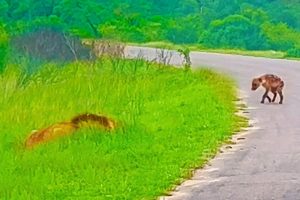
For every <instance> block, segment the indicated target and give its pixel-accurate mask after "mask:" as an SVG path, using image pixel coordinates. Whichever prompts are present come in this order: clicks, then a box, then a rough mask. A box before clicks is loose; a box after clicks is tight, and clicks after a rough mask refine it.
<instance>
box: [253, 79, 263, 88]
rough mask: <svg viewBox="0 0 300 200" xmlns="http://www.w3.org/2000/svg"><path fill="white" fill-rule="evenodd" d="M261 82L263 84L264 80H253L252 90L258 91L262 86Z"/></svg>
mask: <svg viewBox="0 0 300 200" xmlns="http://www.w3.org/2000/svg"><path fill="white" fill-rule="evenodd" d="M261 82H262V79H261V78H254V79H253V80H252V87H251V90H256V89H257V88H258V87H259V86H260V84H261Z"/></svg>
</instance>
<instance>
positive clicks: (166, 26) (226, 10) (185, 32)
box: [0, 0, 300, 69]
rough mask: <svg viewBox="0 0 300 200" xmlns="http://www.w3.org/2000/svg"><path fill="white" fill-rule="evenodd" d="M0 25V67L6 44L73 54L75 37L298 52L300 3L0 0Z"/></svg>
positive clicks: (33, 50)
mask: <svg viewBox="0 0 300 200" xmlns="http://www.w3.org/2000/svg"><path fill="white" fill-rule="evenodd" d="M0 22H1V25H0V60H1V62H0V66H3V60H4V58H5V57H6V55H7V52H8V51H7V48H9V46H11V47H12V48H11V49H17V50H18V52H20V50H21V51H22V52H23V53H24V52H25V53H26V54H29V55H31V54H34V55H37V54H38V55H39V56H35V57H38V58H39V57H41V58H47V59H53V58H54V59H60V57H59V56H62V57H64V59H67V60H68V59H71V58H73V57H74V55H72V52H73V53H74V51H75V50H77V49H80V48H82V47H81V46H80V45H78V44H79V43H78V39H80V38H102V39H110V40H117V41H122V42H135V43H145V42H153V41H163V42H171V43H175V44H187V45H188V44H193V45H195V44H196V45H199V46H201V47H203V48H222V49H241V50H275V51H283V52H286V55H287V56H290V57H300V0H293V1H289V0H172V1H171V0H160V1H157V0H110V1H108V0H85V1H80V0H43V1H34V0H22V1H18V0H10V1H8V0H0ZM9 44H10V45H9ZM58 50H59V51H58ZM51 51H52V52H55V54H54V55H52V54H51V53H49V52H51ZM82 51H83V52H86V50H85V49H83V50H82ZM47 52H48V53H49V54H47ZM13 55H14V56H15V55H17V54H16V53H15V52H14V53H13ZM82 55H83V57H87V56H88V55H87V53H83V54H82ZM75 57H76V56H75ZM76 59H77V57H76ZM2 68H3V67H2ZM0 69H1V67H0Z"/></svg>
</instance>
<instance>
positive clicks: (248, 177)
mask: <svg viewBox="0 0 300 200" xmlns="http://www.w3.org/2000/svg"><path fill="white" fill-rule="evenodd" d="M172 53H173V56H172V59H171V60H170V63H171V64H174V65H180V64H181V62H182V59H181V58H180V56H179V55H178V53H176V52H175V51H172ZM126 55H127V56H128V57H137V56H138V55H139V57H141V56H143V57H144V58H146V59H150V60H153V59H154V58H155V57H156V56H157V51H156V50H155V49H153V48H144V47H130V46H129V47H127V48H126ZM191 60H192V64H193V67H195V68H197V67H199V66H209V67H210V68H213V69H216V70H218V71H220V72H224V73H227V74H229V75H231V76H232V77H233V78H234V79H235V80H236V81H237V83H238V85H239V88H240V89H241V90H242V91H243V94H244V100H245V101H246V102H247V105H248V107H249V112H250V114H249V115H250V117H251V119H253V120H254V122H255V124H254V126H255V127H257V130H255V131H253V132H252V133H251V134H247V135H246V136H245V138H246V139H245V140H243V141H241V142H240V144H238V145H235V147H234V149H233V150H232V151H228V152H227V153H224V154H221V155H219V156H217V157H216V158H215V159H213V160H212V161H211V165H210V166H207V167H205V168H204V169H202V170H198V171H197V172H196V173H195V175H194V177H193V178H192V180H188V181H186V182H184V183H183V184H182V185H181V186H179V187H178V188H177V189H176V190H175V191H174V192H173V193H172V196H170V197H161V199H166V200H210V199H213V200H215V199H216V200H223V199H226V200H227V199H228V200H272V199H275V200H277V199H288V200H297V199H300V62H299V61H292V60H283V59H268V58H258V57H250V56H239V55H226V54H219V53H202V52H192V53H191ZM264 73H274V74H277V75H278V76H280V77H282V78H283V79H284V81H285V85H286V86H285V88H284V96H285V99H284V102H283V105H278V104H260V103H259V102H260V98H261V96H262V94H263V90H262V89H261V90H258V91H255V92H252V91H250V83H251V79H252V78H253V77H255V76H258V75H260V74H264Z"/></svg>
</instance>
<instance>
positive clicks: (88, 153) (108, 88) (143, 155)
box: [0, 59, 239, 199]
mask: <svg viewBox="0 0 300 200" xmlns="http://www.w3.org/2000/svg"><path fill="white" fill-rule="evenodd" d="M0 92H1V96H0V109H1V115H0V122H1V123H0V157H1V160H0V169H1V170H0V198H1V199H154V198H155V197H157V196H159V195H161V194H163V193H164V192H166V191H168V190H169V189H171V188H172V187H173V186H174V184H176V183H179V182H180V181H181V180H182V178H185V177H188V176H189V175H190V170H191V169H193V168H195V167H199V166H201V165H202V164H203V163H204V162H205V161H206V160H207V159H208V158H209V157H210V156H211V155H212V154H213V153H215V152H216V150H217V148H218V147H219V146H220V144H221V143H222V142H223V141H224V140H226V139H228V138H229V137H230V135H231V133H232V132H233V130H235V129H236V128H237V126H239V125H238V124H237V121H238V120H237V117H236V116H235V115H234V112H235V106H234V103H233V102H232V100H233V99H234V98H235V91H234V87H233V83H232V82H231V81H230V80H228V79H227V78H224V77H222V76H220V75H218V74H215V73H213V72H212V71H210V70H207V69H201V70H199V71H197V72H194V73H192V72H187V71H184V70H181V69H175V68H170V67H166V68H158V67H157V66H156V65H155V64H151V63H148V62H145V61H141V60H114V61H112V60H109V59H102V60H99V61H97V62H96V63H94V64H92V63H87V62H77V63H71V64H68V65H66V66H64V67H63V68H58V67H57V66H56V65H55V64H51V63H49V64H47V65H45V66H43V67H42V69H41V70H39V71H38V72H37V73H35V74H33V75H30V76H29V75H26V74H23V73H21V72H20V71H18V70H16V68H15V67H11V66H10V67H8V68H7V70H6V71H5V72H4V74H2V75H1V79H0ZM84 112H91V113H102V114H106V115H108V116H110V117H112V118H114V119H116V120H117V121H118V122H119V123H118V124H119V128H118V129H117V130H116V131H114V132H112V133H106V132H102V131H101V130H93V129H91V130H90V129H83V130H81V131H78V132H76V134H74V135H73V136H71V137H65V138H62V139H59V140H55V141H52V142H49V143H48V144H45V145H42V146H39V147H38V148H35V149H33V150H30V151H28V150H24V149H23V146H22V145H23V142H24V140H25V138H26V137H27V136H28V134H29V133H30V132H31V131H32V130H33V129H39V128H43V127H45V126H48V125H50V124H53V123H55V122H59V121H64V120H66V119H70V118H71V117H72V116H74V115H76V114H78V113H84Z"/></svg>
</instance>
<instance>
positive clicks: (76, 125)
mask: <svg viewBox="0 0 300 200" xmlns="http://www.w3.org/2000/svg"><path fill="white" fill-rule="evenodd" d="M83 127H97V128H104V129H105V130H107V131H110V130H113V129H115V128H116V122H115V121H114V120H112V119H110V118H108V117H106V116H100V115H95V114H80V115H77V116H75V117H73V118H72V119H71V120H70V121H67V122H59V123H56V124H53V125H51V126H49V127H47V128H44V129H41V130H37V131H33V132H32V133H31V134H30V135H29V137H28V138H27V139H26V141H25V147H26V148H32V147H34V146H36V145H38V144H41V143H45V142H48V141H50V140H53V139H56V138H58V137H62V136H65V135H71V134H73V133H74V132H75V131H77V130H78V129H80V128H83Z"/></svg>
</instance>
